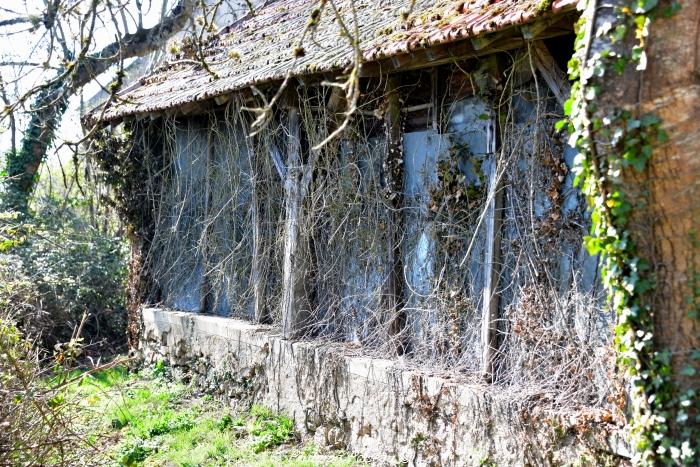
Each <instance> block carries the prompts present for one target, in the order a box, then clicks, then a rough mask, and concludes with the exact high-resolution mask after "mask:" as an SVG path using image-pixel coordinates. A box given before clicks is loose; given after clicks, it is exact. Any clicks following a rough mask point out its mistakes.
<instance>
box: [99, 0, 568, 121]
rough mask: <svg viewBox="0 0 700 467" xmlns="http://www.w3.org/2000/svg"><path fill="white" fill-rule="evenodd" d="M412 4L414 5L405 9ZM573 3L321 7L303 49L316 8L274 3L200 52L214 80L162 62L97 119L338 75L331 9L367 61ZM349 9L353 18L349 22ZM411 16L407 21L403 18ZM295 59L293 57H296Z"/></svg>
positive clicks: (344, 62) (339, 48)
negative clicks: (292, 78)
mask: <svg viewBox="0 0 700 467" xmlns="http://www.w3.org/2000/svg"><path fill="white" fill-rule="evenodd" d="M412 3H414V4H413V6H412V5H411V4H412ZM573 3H574V2H573V0H554V1H553V2H551V4H550V3H549V0H520V1H519V0H472V1H468V0H467V1H453V0H442V1H437V2H435V1H432V0H415V2H414V0H335V1H334V2H332V3H331V2H328V3H326V6H325V8H324V9H323V13H322V16H321V18H320V21H319V22H318V26H317V27H316V29H315V30H314V31H313V33H310V34H309V35H308V36H307V38H306V40H305V41H304V43H303V44H302V49H303V51H302V50H299V49H297V50H296V53H295V49H296V48H297V47H298V41H299V38H300V36H301V33H302V31H303V30H304V29H305V27H306V26H307V23H308V22H309V19H310V18H311V17H312V13H313V11H314V9H316V8H318V5H319V3H318V2H317V1H308V0H276V1H272V2H270V3H268V4H266V5H265V6H264V7H262V8H261V9H259V10H258V11H257V12H256V14H255V15H254V16H249V17H245V18H242V19H241V20H239V21H237V22H236V23H234V24H233V25H231V26H229V27H227V28H225V29H224V30H223V31H221V33H220V34H219V35H218V37H217V38H215V39H214V40H213V41H212V42H211V43H210V44H209V45H208V46H207V49H206V51H205V55H206V62H207V63H208V64H209V67H210V69H211V71H213V72H214V73H215V74H216V75H217V77H218V78H215V77H214V76H212V74H211V73H210V72H208V71H206V70H205V69H203V67H202V66H201V64H198V63H194V62H193V61H188V60H182V61H179V62H178V61H175V62H174V63H167V64H165V65H163V66H162V67H161V68H160V69H159V70H157V71H155V72H154V73H152V74H151V75H149V76H147V77H145V78H143V79H141V80H140V82H139V83H138V84H137V85H135V86H132V88H131V89H127V90H126V91H124V92H123V93H122V95H121V99H119V101H118V102H115V103H113V104H112V105H111V107H110V108H109V109H107V110H106V112H105V113H104V114H103V115H102V120H104V121H109V120H114V119H117V118H120V117H124V116H127V115H133V114H139V113H146V112H155V111H162V110H166V109H171V108H174V107H178V106H180V105H183V104H187V103H191V102H196V101H202V100H205V99H208V98H211V97H215V96H218V95H222V94H226V93H228V92H231V91H234V90H237V89H241V88H244V87H247V86H250V85H253V84H259V83H263V82H268V81H272V80H278V79H281V78H284V77H285V76H286V75H287V74H292V75H296V76H301V75H307V74H314V73H321V72H329V71H336V70H342V69H344V68H346V67H347V66H348V65H349V64H350V63H351V61H352V47H351V46H350V45H349V41H348V39H347V38H344V37H342V35H341V29H340V27H339V25H338V20H337V19H336V17H335V14H334V13H333V10H332V5H336V6H337V7H338V9H339V13H340V15H341V17H342V18H343V21H344V22H345V24H346V25H347V26H348V28H350V30H351V32H352V31H353V28H354V25H355V20H354V19H353V18H356V21H357V26H358V29H359V36H360V48H361V50H362V52H363V56H364V60H365V61H375V60H379V59H383V58H388V57H392V56H395V55H400V54H406V53H411V52H413V51H416V50H418V49H422V48H426V47H430V46H435V45H439V44H446V43H450V42H454V41H458V40H461V39H465V38H473V37H475V36H477V35H480V34H485V33H490V32H495V31H499V30H502V29H505V28H508V27H510V26H516V25H523V24H526V23H529V22H532V21H534V20H535V19H537V18H538V17H540V16H543V15H551V14H555V13H557V12H558V11H560V10H565V9H570V8H572V7H573ZM353 7H354V16H353ZM409 9H410V14H409V15H408V17H406V13H407V12H409ZM295 55H296V57H295Z"/></svg>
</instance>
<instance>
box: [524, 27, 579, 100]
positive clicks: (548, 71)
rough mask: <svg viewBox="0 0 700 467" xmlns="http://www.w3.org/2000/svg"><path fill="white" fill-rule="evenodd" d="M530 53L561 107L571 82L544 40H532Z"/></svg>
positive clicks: (569, 89) (569, 92)
mask: <svg viewBox="0 0 700 467" xmlns="http://www.w3.org/2000/svg"><path fill="white" fill-rule="evenodd" d="M530 54H531V57H532V60H533V62H534V63H535V66H536V67H537V70H538V71H539V72H540V74H541V75H542V77H543V78H544V80H545V81H546V82H547V85H548V86H549V88H550V89H551V90H552V92H553V93H554V96H555V97H556V98H557V101H558V102H559V105H561V106H562V108H563V107H564V102H566V100H567V99H568V98H569V96H570V95H571V84H570V83H569V81H568V80H567V79H566V75H565V74H564V72H563V71H562V70H561V68H559V65H557V62H556V60H554V57H552V54H550V53H549V50H548V49H547V46H546V45H545V44H544V42H542V41H534V42H532V43H530Z"/></svg>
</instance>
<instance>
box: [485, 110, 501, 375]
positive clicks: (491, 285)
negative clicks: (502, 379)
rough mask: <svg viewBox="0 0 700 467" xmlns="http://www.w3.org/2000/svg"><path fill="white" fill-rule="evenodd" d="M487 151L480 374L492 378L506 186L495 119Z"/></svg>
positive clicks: (488, 133) (490, 129)
mask: <svg viewBox="0 0 700 467" xmlns="http://www.w3.org/2000/svg"><path fill="white" fill-rule="evenodd" d="M487 138H488V152H489V153H490V154H493V155H492V156H491V157H492V160H491V161H490V165H489V191H488V193H489V202H488V205H487V206H486V209H487V213H486V217H485V219H484V221H485V229H486V235H485V237H486V245H485V248H484V288H483V298H482V309H481V345H482V348H481V352H482V353H481V373H482V376H483V377H484V379H486V380H487V381H491V380H492V379H493V367H494V359H495V356H496V351H497V345H498V344H497V337H498V336H497V331H498V324H497V323H498V301H499V298H500V296H499V294H498V292H497V289H498V277H499V275H500V272H501V265H500V262H501V223H502V210H503V186H502V184H501V182H500V179H499V176H498V163H497V158H496V154H495V150H496V135H495V128H494V124H493V122H492V123H491V125H489V131H488V132H487Z"/></svg>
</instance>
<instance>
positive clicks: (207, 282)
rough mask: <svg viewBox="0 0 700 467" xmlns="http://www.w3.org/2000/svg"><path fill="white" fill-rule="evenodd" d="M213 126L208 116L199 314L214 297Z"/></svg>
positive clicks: (210, 304) (213, 118) (207, 309)
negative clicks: (210, 273)
mask: <svg viewBox="0 0 700 467" xmlns="http://www.w3.org/2000/svg"><path fill="white" fill-rule="evenodd" d="M214 125H216V118H215V117H212V116H209V117H208V118H207V126H206V128H207V147H206V157H205V158H204V219H203V221H204V226H203V229H202V237H201V239H200V242H201V245H202V269H203V271H202V272H203V274H202V276H203V277H202V284H201V287H202V288H201V291H202V293H201V296H200V298H199V301H200V305H199V311H200V312H207V311H211V310H212V309H213V307H214V297H213V293H214V291H213V287H212V285H211V278H210V277H209V268H210V261H209V259H210V258H209V256H210V251H209V242H210V238H209V237H210V236H211V229H212V223H213V221H214V220H213V219H212V217H211V213H210V212H209V211H210V206H211V178H212V172H213V165H214V157H215V155H214Z"/></svg>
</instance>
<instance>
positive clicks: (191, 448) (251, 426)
mask: <svg viewBox="0 0 700 467" xmlns="http://www.w3.org/2000/svg"><path fill="white" fill-rule="evenodd" d="M164 373H167V371H165V372H164V371H163V367H162V366H156V367H154V368H153V369H151V370H145V371H142V372H140V373H132V374H130V373H128V372H127V371H126V370H125V369H124V368H122V367H116V368H112V369H110V370H105V371H102V372H97V373H95V374H93V375H89V376H88V377H86V378H85V379H84V380H83V382H82V383H81V384H80V385H79V386H76V387H75V388H74V389H73V392H74V394H75V395H77V396H78V397H79V398H80V399H81V400H82V401H83V404H84V405H85V406H87V407H89V409H90V410H88V411H87V412H86V414H85V416H84V418H83V423H84V430H83V431H84V432H86V433H94V434H93V435H91V436H92V439H91V441H92V443H93V444H95V445H98V446H102V447H103V449H102V450H101V456H103V459H102V461H101V463H102V464H107V465H124V466H131V465H144V466H160V465H178V466H205V465H259V466H278V465H283V466H314V465H324V466H353V465H361V463H360V462H359V461H358V460H357V459H356V458H355V457H353V456H350V455H348V454H346V453H342V454H336V455H323V454H320V453H319V452H317V450H316V448H315V447H314V446H313V445H308V444H307V445H301V446H300V445H298V439H297V436H296V434H295V432H294V423H293V422H292V420H291V419H289V418H288V417H286V416H284V415H278V414H275V413H274V412H273V411H271V410H270V409H268V408H266V407H262V406H257V405H256V406H253V407H252V408H251V409H250V410H249V411H246V412H243V413H240V414H237V415H233V414H231V413H229V412H230V409H229V408H228V407H226V406H225V405H223V403H222V402H220V401H216V400H213V398H212V397H211V396H196V395H194V394H193V393H192V391H191V390H190V389H189V388H188V387H186V386H184V385H182V384H179V383H173V382H171V381H169V380H168V379H167V378H166V377H165V376H164Z"/></svg>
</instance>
